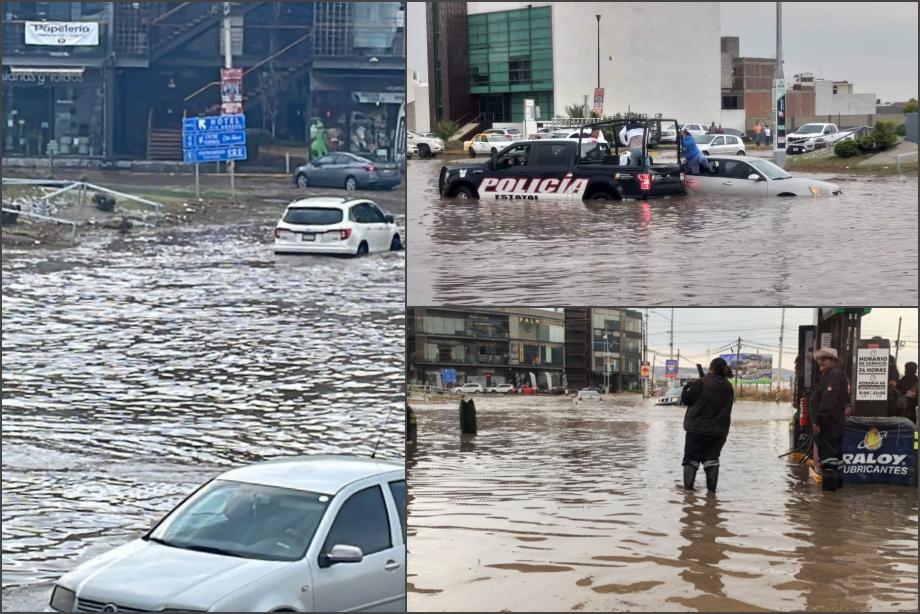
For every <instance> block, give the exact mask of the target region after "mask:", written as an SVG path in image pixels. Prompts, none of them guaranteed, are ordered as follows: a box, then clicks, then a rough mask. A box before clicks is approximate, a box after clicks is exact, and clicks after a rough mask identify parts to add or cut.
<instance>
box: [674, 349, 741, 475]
mask: <svg viewBox="0 0 920 614" xmlns="http://www.w3.org/2000/svg"><path fill="white" fill-rule="evenodd" d="M730 377H732V370H731V369H730V368H729V366H728V363H727V362H725V359H724V358H716V359H714V360H713V361H712V362H711V363H709V373H707V374H706V375H705V376H704V377H703V378H702V379H698V380H696V381H694V382H692V383H691V384H690V385H689V386H688V387H687V388H685V389H684V391H683V393H682V394H681V402H683V403H684V404H685V405H686V406H687V413H686V414H684V430H685V431H687V438H686V442H685V444H684V460H683V463H682V464H683V466H684V488H686V489H687V490H693V482H694V481H695V480H696V470H697V469H698V468H699V466H700V465H701V464H702V466H703V470H704V471H705V472H706V489H707V490H709V492H715V491H716V484H717V483H718V481H719V455H720V454H721V453H722V446H724V445H725V440H726V438H727V437H728V429H729V427H731V419H732V405H733V404H734V402H735V389H734V387H733V386H732V384H731V382H730V381H728V378H730Z"/></svg>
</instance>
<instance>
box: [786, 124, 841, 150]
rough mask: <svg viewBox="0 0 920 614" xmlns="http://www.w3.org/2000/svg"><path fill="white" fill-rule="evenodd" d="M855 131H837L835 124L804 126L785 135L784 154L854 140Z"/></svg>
mask: <svg viewBox="0 0 920 614" xmlns="http://www.w3.org/2000/svg"><path fill="white" fill-rule="evenodd" d="M855 134H856V130H855V129H853V130H838V129H837V125H836V124H805V125H804V126H802V127H800V128H799V129H798V130H796V131H795V132H792V133H790V134H787V135H786V153H788V154H798V153H805V152H807V151H814V150H815V149H822V148H824V147H832V146H833V145H834V143H836V142H837V141H841V140H844V139H847V138H854V137H855Z"/></svg>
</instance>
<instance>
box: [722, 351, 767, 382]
mask: <svg viewBox="0 0 920 614" xmlns="http://www.w3.org/2000/svg"><path fill="white" fill-rule="evenodd" d="M721 358H723V359H724V360H725V362H727V363H728V366H729V367H731V370H732V371H733V372H734V374H735V375H736V376H737V377H738V381H741V382H744V383H745V384H769V383H770V382H772V381H773V356H772V355H770V354H740V356H739V355H738V354H722V355H721ZM739 358H740V360H739Z"/></svg>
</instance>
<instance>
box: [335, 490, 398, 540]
mask: <svg viewBox="0 0 920 614" xmlns="http://www.w3.org/2000/svg"><path fill="white" fill-rule="evenodd" d="M337 545H346V546H357V547H358V548H361V552H363V553H364V555H365V556H367V555H369V554H374V553H375V552H381V551H383V550H387V549H388V548H392V547H393V541H392V540H391V539H390V521H389V519H388V518H387V507H386V503H385V502H384V499H383V492H382V491H381V490H380V487H379V486H371V487H370V488H365V489H364V490H362V491H359V492H356V493H355V494H353V495H352V496H351V497H349V498H348V500H347V501H346V502H345V504H344V505H342V507H341V509H339V513H338V515H337V516H336V517H335V522H333V523H332V528H331V529H330V530H329V535H328V536H327V537H326V543H325V545H324V546H323V552H324V553H327V552H329V550H331V549H332V547H333V546H337Z"/></svg>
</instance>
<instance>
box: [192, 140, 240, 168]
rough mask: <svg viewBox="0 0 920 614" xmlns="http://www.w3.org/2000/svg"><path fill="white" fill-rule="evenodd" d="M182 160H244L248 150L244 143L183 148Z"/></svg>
mask: <svg viewBox="0 0 920 614" xmlns="http://www.w3.org/2000/svg"><path fill="white" fill-rule="evenodd" d="M182 153H183V161H184V162H185V163H186V164H198V163H200V162H224V161H227V160H245V159H246V157H247V155H248V152H247V150H246V146H245V145H231V146H229V147H208V148H206V149H184V150H183V151H182Z"/></svg>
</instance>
